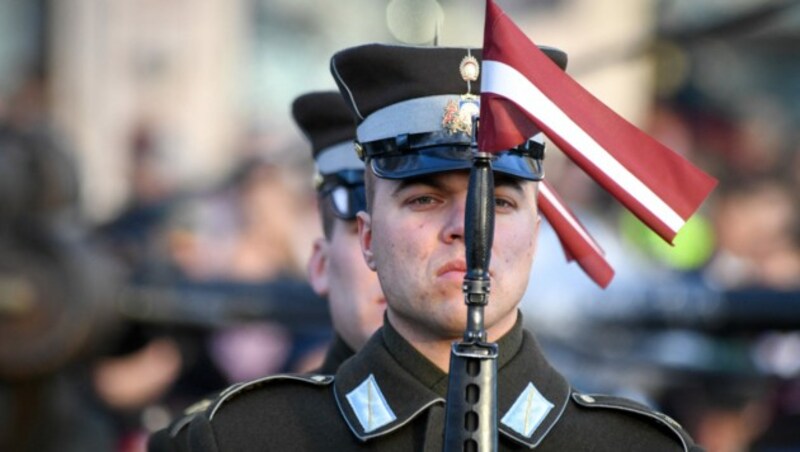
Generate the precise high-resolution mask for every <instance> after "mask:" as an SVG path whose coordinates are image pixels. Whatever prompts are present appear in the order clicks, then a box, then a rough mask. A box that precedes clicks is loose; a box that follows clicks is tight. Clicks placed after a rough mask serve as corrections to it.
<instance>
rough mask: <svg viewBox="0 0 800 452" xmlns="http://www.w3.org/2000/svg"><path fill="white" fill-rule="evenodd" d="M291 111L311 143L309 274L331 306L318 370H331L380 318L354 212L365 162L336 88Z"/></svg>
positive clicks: (360, 199) (380, 303)
mask: <svg viewBox="0 0 800 452" xmlns="http://www.w3.org/2000/svg"><path fill="white" fill-rule="evenodd" d="M292 115H293V116H294V120H295V122H296V123H297V125H298V126H299V127H300V128H301V129H302V130H303V133H304V134H305V135H306V137H307V138H308V140H309V141H310V143H311V153H312V156H313V157H314V161H315V163H316V167H317V176H316V181H315V182H316V188H317V194H318V204H317V205H318V208H319V214H320V219H321V220H322V230H323V233H324V235H325V236H324V237H322V238H319V239H317V240H316V241H314V249H313V251H312V254H311V259H310V260H309V263H308V279H309V282H310V283H311V286H312V288H313V289H314V291H315V292H316V293H317V294H318V295H321V296H323V297H327V299H328V303H329V305H330V312H331V319H332V321H333V330H334V332H335V333H336V336H335V338H334V341H333V343H332V344H331V347H330V349H329V350H328V353H327V355H326V356H325V361H324V363H323V365H322V367H321V368H320V369H319V372H321V373H324V374H333V373H334V372H336V369H337V368H338V367H339V364H341V363H342V362H343V361H344V360H345V359H347V358H349V357H350V356H351V355H352V354H353V353H355V352H354V350H359V349H360V348H361V347H362V346H363V345H364V344H365V343H366V342H367V339H369V337H370V336H371V335H372V333H374V332H375V330H377V329H378V328H379V327H380V326H381V324H382V323H383V312H384V310H385V308H386V300H385V299H384V298H383V292H381V287H380V284H379V283H378V278H377V276H376V274H375V273H374V272H372V271H371V270H370V269H369V267H367V265H366V264H365V263H364V259H363V258H362V256H361V245H360V244H359V240H358V227H357V225H356V213H357V212H358V211H360V210H364V207H365V202H366V201H365V199H364V163H363V162H362V161H361V160H359V159H358V157H357V156H356V154H355V152H354V151H353V138H354V137H355V121H354V118H353V115H352V114H351V113H350V110H349V109H348V108H347V105H346V104H345V103H344V100H343V99H342V96H341V95H340V94H339V93H338V92H336V91H327V92H314V93H308V94H306V95H303V96H300V97H298V98H297V99H295V101H294V103H293V104H292Z"/></svg>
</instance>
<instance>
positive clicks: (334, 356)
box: [317, 334, 356, 375]
mask: <svg viewBox="0 0 800 452" xmlns="http://www.w3.org/2000/svg"><path fill="white" fill-rule="evenodd" d="M355 354H356V352H355V351H353V349H352V348H350V346H349V345H347V343H345V341H344V339H342V337H341V336H339V335H338V334H337V335H336V336H334V337H333V341H332V342H331V346H330V347H328V351H327V352H326V353H325V360H324V361H323V362H322V366H320V368H319V369H317V373H320V374H324V375H333V374H335V373H336V371H337V370H339V366H341V365H342V363H343V362H345V361H347V359H348V358H350V357H351V356H353V355H355Z"/></svg>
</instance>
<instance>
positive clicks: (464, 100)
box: [442, 94, 481, 136]
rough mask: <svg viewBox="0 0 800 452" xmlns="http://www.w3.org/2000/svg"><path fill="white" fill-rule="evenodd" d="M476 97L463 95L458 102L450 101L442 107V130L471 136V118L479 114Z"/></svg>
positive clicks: (478, 101)
mask: <svg viewBox="0 0 800 452" xmlns="http://www.w3.org/2000/svg"><path fill="white" fill-rule="evenodd" d="M480 105H481V104H480V100H479V99H478V96H474V95H472V94H465V95H463V96H461V97H460V98H459V99H458V100H456V99H451V100H449V101H448V102H447V105H445V107H444V116H443V117H442V128H444V129H445V130H447V131H448V132H450V133H451V134H455V133H459V132H461V133H465V134H467V135H470V136H471V135H472V117H473V116H476V115H478V114H479V113H480Z"/></svg>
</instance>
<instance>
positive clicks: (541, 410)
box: [500, 383, 553, 438]
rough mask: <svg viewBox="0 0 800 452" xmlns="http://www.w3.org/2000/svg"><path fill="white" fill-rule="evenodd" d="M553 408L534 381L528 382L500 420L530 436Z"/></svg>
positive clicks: (527, 436) (518, 431)
mask: <svg viewBox="0 0 800 452" xmlns="http://www.w3.org/2000/svg"><path fill="white" fill-rule="evenodd" d="M551 409H553V404H552V403H550V401H549V400H547V399H545V398H544V396H543V395H542V393H541V392H539V391H538V390H537V389H536V386H534V385H533V383H528V386H527V387H526V388H525V390H524V391H522V394H520V395H519V397H517V400H516V401H515V402H514V404H513V405H511V408H510V409H509V410H508V412H507V413H506V414H505V416H503V419H501V420H500V422H502V423H503V424H504V425H506V426H507V427H509V428H510V429H512V430H514V431H515V432H517V433H519V434H520V435H522V436H525V437H526V438H530V437H531V435H533V432H535V431H536V428H537V427H539V424H541V423H542V421H543V420H544V418H546V417H547V414H548V413H549V412H550V410H551Z"/></svg>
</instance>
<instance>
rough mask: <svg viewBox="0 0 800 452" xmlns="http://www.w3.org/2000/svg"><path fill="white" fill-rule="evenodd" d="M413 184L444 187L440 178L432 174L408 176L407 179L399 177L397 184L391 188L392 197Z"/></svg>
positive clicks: (437, 187)
mask: <svg viewBox="0 0 800 452" xmlns="http://www.w3.org/2000/svg"><path fill="white" fill-rule="evenodd" d="M415 185H424V186H427V187H430V188H434V189H441V188H443V187H444V184H443V183H442V182H441V180H439V179H438V178H436V177H433V176H432V175H423V176H417V177H410V178H408V179H401V180H399V181H397V185H396V186H395V187H394V189H393V190H392V197H395V196H397V195H398V194H399V193H400V192H402V191H403V190H405V189H407V188H409V187H411V186H415Z"/></svg>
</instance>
